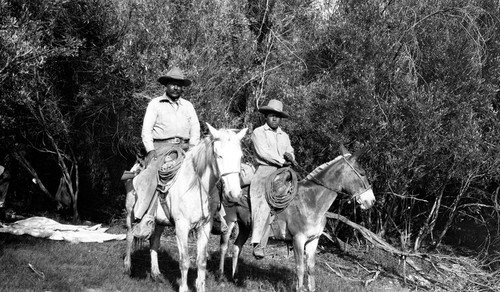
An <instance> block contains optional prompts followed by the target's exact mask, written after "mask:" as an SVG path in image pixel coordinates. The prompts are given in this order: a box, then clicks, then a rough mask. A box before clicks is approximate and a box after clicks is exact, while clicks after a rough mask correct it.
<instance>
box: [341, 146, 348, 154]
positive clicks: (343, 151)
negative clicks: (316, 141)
mask: <svg viewBox="0 0 500 292" xmlns="http://www.w3.org/2000/svg"><path fill="white" fill-rule="evenodd" d="M340 153H341V154H342V156H344V155H346V154H349V151H348V150H347V149H346V148H345V146H344V144H340Z"/></svg>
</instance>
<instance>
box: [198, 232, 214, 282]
mask: <svg viewBox="0 0 500 292" xmlns="http://www.w3.org/2000/svg"><path fill="white" fill-rule="evenodd" d="M211 230H212V223H211V222H208V223H207V224H205V225H203V226H201V227H200V228H198V240H197V246H196V251H197V256H196V264H197V267H198V276H197V277H196V291H198V292H205V279H206V277H207V257H208V252H207V247H208V239H209V237H210V231H211Z"/></svg>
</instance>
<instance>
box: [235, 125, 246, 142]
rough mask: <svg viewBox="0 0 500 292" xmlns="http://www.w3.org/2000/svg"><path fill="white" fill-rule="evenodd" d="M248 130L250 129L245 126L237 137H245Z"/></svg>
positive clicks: (239, 138)
mask: <svg viewBox="0 0 500 292" xmlns="http://www.w3.org/2000/svg"><path fill="white" fill-rule="evenodd" d="M247 131H248V128H245V129H243V130H241V131H240V132H239V133H238V134H236V137H238V140H241V139H243V137H245V135H246V134H247Z"/></svg>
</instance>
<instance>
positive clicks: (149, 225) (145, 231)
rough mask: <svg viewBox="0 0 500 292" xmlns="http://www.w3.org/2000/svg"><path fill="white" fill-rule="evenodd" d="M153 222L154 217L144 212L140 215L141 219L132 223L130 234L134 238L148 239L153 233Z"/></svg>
mask: <svg viewBox="0 0 500 292" xmlns="http://www.w3.org/2000/svg"><path fill="white" fill-rule="evenodd" d="M154 223H155V217H154V216H153V215H149V214H146V215H144V217H142V219H141V221H140V222H139V223H137V224H135V225H134V227H133V229H132V234H133V235H134V237H136V238H141V239H145V240H147V239H149V237H150V236H151V234H152V233H153V229H154Z"/></svg>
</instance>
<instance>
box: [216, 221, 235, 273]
mask: <svg viewBox="0 0 500 292" xmlns="http://www.w3.org/2000/svg"><path fill="white" fill-rule="evenodd" d="M235 225H236V222H234V221H232V222H227V232H225V233H223V234H222V235H221V236H220V261H219V271H218V275H217V278H218V280H219V281H220V280H222V279H224V262H225V260H226V254H227V249H228V247H229V240H230V238H231V233H232V232H233V228H234V226H235Z"/></svg>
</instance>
